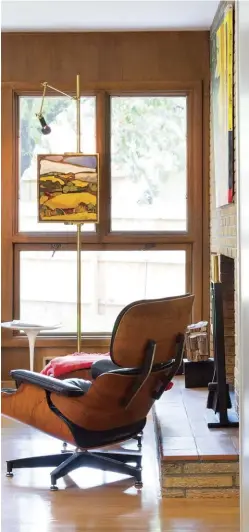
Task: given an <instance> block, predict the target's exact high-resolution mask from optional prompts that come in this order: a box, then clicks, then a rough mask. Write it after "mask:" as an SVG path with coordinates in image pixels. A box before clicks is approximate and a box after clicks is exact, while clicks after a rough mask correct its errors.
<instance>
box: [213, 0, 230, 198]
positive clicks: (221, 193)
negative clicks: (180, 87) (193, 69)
mask: <svg viewBox="0 0 249 532" xmlns="http://www.w3.org/2000/svg"><path fill="white" fill-rule="evenodd" d="M233 9H234V8H233V6H232V5H226V6H225V8H224V7H222V9H221V11H220V13H219V15H218V20H217V24H216V26H215V27H214V29H213V31H212V33H211V104H212V119H211V139H212V153H213V172H214V181H215V192H216V207H222V206H223V205H227V204H228V203H232V201H233V195H234V124H233V108H234V96H233V40H234V29H233Z"/></svg>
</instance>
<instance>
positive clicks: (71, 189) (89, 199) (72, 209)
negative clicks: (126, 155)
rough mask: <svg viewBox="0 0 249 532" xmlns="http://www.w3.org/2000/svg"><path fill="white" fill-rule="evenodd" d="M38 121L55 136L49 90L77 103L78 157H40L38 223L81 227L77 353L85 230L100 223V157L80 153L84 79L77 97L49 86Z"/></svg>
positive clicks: (79, 338) (79, 233) (78, 263)
mask: <svg viewBox="0 0 249 532" xmlns="http://www.w3.org/2000/svg"><path fill="white" fill-rule="evenodd" d="M42 86H43V96H42V102H41V107H40V111H39V113H37V115H36V116H37V118H38V119H39V121H40V124H41V131H42V133H43V134H44V135H48V134H49V133H50V132H51V128H50V127H49V126H48V124H47V123H46V120H45V118H44V115H43V107H44V101H45V96H46V91H47V89H48V88H49V89H51V90H53V91H55V92H58V93H59V94H62V95H63V96H66V97H67V98H70V99H73V100H75V102H76V124H77V134H76V137H77V144H76V152H75V153H71V152H70V153H64V154H55V155H54V154H53V155H51V154H49V155H38V221H39V222H44V223H46V222H50V223H51V222H56V223H58V222H63V223H66V224H74V225H76V226H77V351H78V352H80V350H81V228H82V225H83V224H85V223H89V222H90V223H95V224H96V223H98V221H99V219H98V218H99V214H98V213H99V199H98V195H99V156H98V154H96V153H95V154H84V153H82V152H81V151H80V148H81V146H80V138H81V120H80V76H79V75H77V76H76V96H71V95H69V94H67V93H65V92H63V91H61V90H59V89H57V88H55V87H52V86H51V85H49V84H48V83H47V82H43V83H42Z"/></svg>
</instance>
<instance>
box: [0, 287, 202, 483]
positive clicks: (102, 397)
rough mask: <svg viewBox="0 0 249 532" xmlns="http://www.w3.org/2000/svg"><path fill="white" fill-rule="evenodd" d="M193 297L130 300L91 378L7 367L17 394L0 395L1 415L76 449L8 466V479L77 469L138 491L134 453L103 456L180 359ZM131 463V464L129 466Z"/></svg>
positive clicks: (136, 426)
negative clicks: (19, 473) (24, 472)
mask: <svg viewBox="0 0 249 532" xmlns="http://www.w3.org/2000/svg"><path fill="white" fill-rule="evenodd" d="M193 300H194V296H192V295H189V294H187V295H184V296H180V297H174V298H165V299H156V300H145V301H136V302H134V303H131V304H130V305H128V306H127V307H125V308H124V309H123V310H122V312H121V313H120V314H119V316H118V317H117V319H116V322H115V325H114V329H113V333H112V338H111V345H110V354H111V360H110V361H99V362H97V363H95V364H94V365H93V367H92V374H93V381H92V382H90V381H87V380H83V379H66V380H59V379H55V378H53V377H47V376H45V375H41V374H40V373H35V372H32V371H27V370H22V369H18V370H13V371H11V376H12V377H13V379H14V380H15V381H16V384H17V389H16V390H3V392H2V413H3V414H4V415H6V416H8V417H11V418H14V419H17V420H19V421H21V422H23V423H26V424H28V425H31V426H33V427H35V428H37V429H40V430H41V431H44V432H46V433H47V434H49V435H51V436H54V437H56V438H59V439H60V440H62V441H64V442H68V443H71V444H73V445H74V446H76V448H77V449H76V450H77V452H75V451H70V452H65V453H64V454H62V453H60V454H57V455H50V456H38V457H29V458H21V459H17V460H8V461H7V476H13V473H12V470H13V469H15V468H26V467H50V466H51V467H55V469H54V470H53V471H52V473H51V489H53V490H56V489H57V486H56V481H57V480H58V479H59V478H61V477H63V476H65V475H66V474H68V473H70V471H73V470H74V469H77V468H79V467H81V466H87V467H94V468H98V469H102V470H107V471H113V472H117V473H123V474H125V475H130V476H132V477H134V478H135V479H136V484H135V485H136V486H137V487H141V486H142V478H141V459H142V456H141V453H140V452H137V451H133V452H132V451H115V450H113V451H111V450H109V451H105V452H104V451H103V450H101V448H102V447H104V446H109V447H110V446H111V445H113V444H115V443H118V442H122V441H125V440H128V439H130V438H133V437H136V435H139V434H140V433H141V431H142V430H143V428H144V426H145V423H146V416H147V414H148V412H149V410H150V409H151V407H152V405H153V403H154V401H155V400H156V399H159V397H160V396H161V394H162V393H163V391H164V390H165V388H166V387H167V385H168V384H169V382H170V381H171V380H172V378H173V377H174V375H175V373H176V371H177V369H178V367H179V365H180V364H181V361H182V352H183V338H184V336H183V333H184V332H185V329H186V326H187V325H188V323H189V320H190V319H191V309H192V304H193ZM131 464H133V465H131Z"/></svg>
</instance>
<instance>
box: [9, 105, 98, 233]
mask: <svg viewBox="0 0 249 532" xmlns="http://www.w3.org/2000/svg"><path fill="white" fill-rule="evenodd" d="M40 106H41V98H40V97H29V96H22V97H20V99H19V116H20V124H19V126H20V133H19V138H20V140H19V231H27V232H33V231H43V232H46V231H75V226H72V225H65V224H63V223H61V224H60V223H51V224H50V223H46V224H44V223H38V221H37V212H38V209H37V155H38V154H42V153H53V154H56V153H64V152H75V151H76V147H77V145H76V105H75V101H74V100H71V99H70V98H66V97H47V98H46V100H45V103H44V117H45V119H46V122H47V123H48V124H49V126H50V127H51V133H50V134H49V135H42V133H41V127H40V124H39V121H38V119H37V117H36V113H38V112H39V110H40ZM95 107H96V102H95V97H92V96H91V97H84V98H81V150H82V151H84V152H85V153H95V152H96V118H95V116H96V112H95ZM82 230H83V231H94V230H95V225H94V224H90V223H88V224H84V225H83V228H82Z"/></svg>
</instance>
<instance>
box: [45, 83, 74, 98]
mask: <svg viewBox="0 0 249 532" xmlns="http://www.w3.org/2000/svg"><path fill="white" fill-rule="evenodd" d="M42 86H43V87H46V89H47V88H49V89H52V90H53V91H55V92H59V93H60V94H63V96H66V97H67V98H71V100H76V96H71V95H70V94H67V93H66V92H63V91H60V90H59V89H56V88H55V87H52V85H49V84H48V83H47V82H46V81H44V82H43V83H42Z"/></svg>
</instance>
